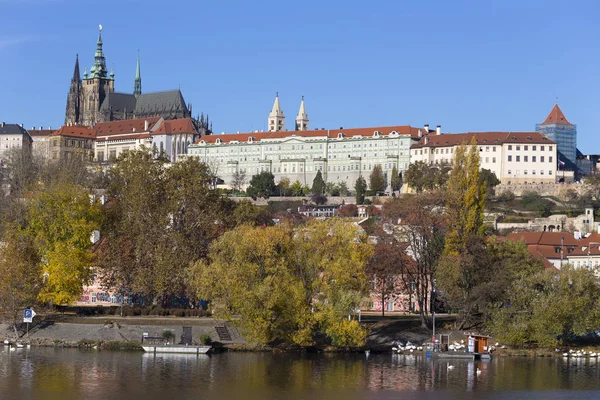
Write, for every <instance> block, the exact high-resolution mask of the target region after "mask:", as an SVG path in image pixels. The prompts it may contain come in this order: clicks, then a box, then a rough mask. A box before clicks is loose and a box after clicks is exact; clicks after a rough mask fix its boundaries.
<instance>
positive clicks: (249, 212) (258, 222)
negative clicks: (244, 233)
mask: <svg viewBox="0 0 600 400" xmlns="http://www.w3.org/2000/svg"><path fill="white" fill-rule="evenodd" d="M233 220H234V223H235V225H236V226H239V225H244V224H250V225H254V226H269V225H273V218H272V216H271V214H270V213H269V211H268V210H267V209H266V208H265V207H259V206H256V205H254V204H252V202H251V201H250V200H242V201H240V202H238V203H237V204H236V205H235V210H234V211H233Z"/></svg>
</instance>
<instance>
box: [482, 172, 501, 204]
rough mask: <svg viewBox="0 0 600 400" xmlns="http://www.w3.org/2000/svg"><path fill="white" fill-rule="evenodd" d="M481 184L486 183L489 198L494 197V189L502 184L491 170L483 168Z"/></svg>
mask: <svg viewBox="0 0 600 400" xmlns="http://www.w3.org/2000/svg"><path fill="white" fill-rule="evenodd" d="M479 183H480V184H484V183H485V187H486V189H487V197H488V198H489V197H492V196H493V195H494V188H495V187H496V186H498V185H499V184H500V180H499V179H498V177H497V176H496V174H495V173H494V172H492V171H491V170H489V169H486V168H482V169H481V171H479Z"/></svg>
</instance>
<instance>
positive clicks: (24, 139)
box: [0, 122, 32, 166]
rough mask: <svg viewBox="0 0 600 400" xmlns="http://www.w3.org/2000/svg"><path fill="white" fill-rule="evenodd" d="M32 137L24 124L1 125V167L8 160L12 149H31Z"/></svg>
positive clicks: (4, 123) (3, 123)
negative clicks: (24, 127)
mask: <svg viewBox="0 0 600 400" xmlns="http://www.w3.org/2000/svg"><path fill="white" fill-rule="evenodd" d="M31 143H32V140H31V136H30V135H29V132H27V130H25V129H23V124H21V125H18V124H7V123H6V122H2V123H0V166H2V164H4V163H5V162H6V160H7V157H8V155H9V153H10V152H11V151H12V149H31Z"/></svg>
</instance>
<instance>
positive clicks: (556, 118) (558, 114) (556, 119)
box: [540, 104, 573, 125]
mask: <svg viewBox="0 0 600 400" xmlns="http://www.w3.org/2000/svg"><path fill="white" fill-rule="evenodd" d="M546 124H561V125H573V124H572V123H570V122H569V120H567V117H565V114H563V112H562V110H561V109H560V107H559V106H558V104H555V105H554V107H552V110H550V114H548V116H547V117H546V119H545V120H544V122H542V123H541V124H540V125H546Z"/></svg>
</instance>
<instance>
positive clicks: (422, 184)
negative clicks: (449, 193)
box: [404, 161, 450, 193]
mask: <svg viewBox="0 0 600 400" xmlns="http://www.w3.org/2000/svg"><path fill="white" fill-rule="evenodd" d="M449 171H450V166H449V165H448V164H447V163H441V164H429V163H425V162H423V161H417V162H414V163H411V164H410V165H409V166H408V169H407V170H406V171H405V172H404V178H405V179H406V184H407V185H408V186H410V187H411V188H413V189H414V190H415V191H416V192H417V193H421V192H422V191H432V190H437V189H441V188H443V187H445V185H446V183H447V181H448V178H449V176H448V172H449Z"/></svg>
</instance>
